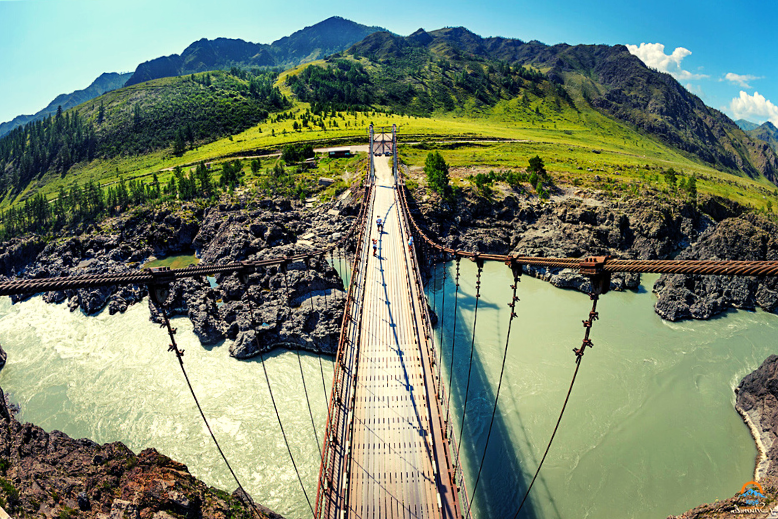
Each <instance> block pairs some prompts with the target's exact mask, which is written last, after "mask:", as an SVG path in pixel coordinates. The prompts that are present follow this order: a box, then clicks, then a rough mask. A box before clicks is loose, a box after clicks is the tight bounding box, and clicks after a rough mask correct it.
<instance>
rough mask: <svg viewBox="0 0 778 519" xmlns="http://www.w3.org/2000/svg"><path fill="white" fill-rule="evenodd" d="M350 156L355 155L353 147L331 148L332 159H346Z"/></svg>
mask: <svg viewBox="0 0 778 519" xmlns="http://www.w3.org/2000/svg"><path fill="white" fill-rule="evenodd" d="M349 157H353V155H352V153H351V148H349V147H344V148H332V149H330V158H331V159H346V158H349Z"/></svg>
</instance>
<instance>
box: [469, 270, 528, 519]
mask: <svg viewBox="0 0 778 519" xmlns="http://www.w3.org/2000/svg"><path fill="white" fill-rule="evenodd" d="M510 267H511V271H512V272H513V284H512V285H511V289H513V296H512V297H511V302H510V303H508V307H509V308H510V309H511V315H510V317H509V318H508V332H507V333H506V334H505V351H503V354H502V367H501V368H500V380H499V382H497V392H496V393H495V395H494V407H492V418H491V420H489V431H488V432H487V433H486V444H485V445H484V451H483V453H482V454H481V463H480V464H479V465H478V475H477V476H476V478H475V485H473V494H472V495H471V497H470V501H469V503H468V505H467V514H466V517H469V516H470V508H472V506H473V501H475V495H476V494H475V493H476V491H477V490H478V483H479V482H480V480H481V471H482V470H483V468H484V459H485V458H486V449H488V448H489V440H490V439H491V437H492V426H493V425H494V416H495V415H496V414H497V401H498V400H499V398H500V389H501V388H502V377H503V374H504V373H505V359H507V358H508V345H509V344H510V341H511V324H513V319H514V318H516V301H518V300H519V298H518V297H516V290H517V289H518V286H519V281H520V279H519V276H520V275H521V265H520V264H518V263H515V262H514V263H511V264H510Z"/></svg>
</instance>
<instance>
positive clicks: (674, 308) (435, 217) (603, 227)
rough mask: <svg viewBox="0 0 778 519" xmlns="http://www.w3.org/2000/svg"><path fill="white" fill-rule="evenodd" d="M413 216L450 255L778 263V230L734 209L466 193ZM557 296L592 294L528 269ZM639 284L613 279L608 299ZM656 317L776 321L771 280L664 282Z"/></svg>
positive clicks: (590, 196) (777, 290)
mask: <svg viewBox="0 0 778 519" xmlns="http://www.w3.org/2000/svg"><path fill="white" fill-rule="evenodd" d="M413 195H414V199H415V202H412V204H413V207H412V212H414V216H415V218H416V220H417V222H418V223H419V224H420V225H421V226H422V227H423V228H425V229H426V231H427V232H428V234H429V235H430V236H433V237H435V239H436V240H437V241H439V242H441V243H444V244H446V245H447V246H449V247H452V248H458V249H463V250H470V251H479V252H483V253H496V254H509V253H511V254H519V255H530V256H545V257H552V256H553V257H585V256H591V255H610V256H612V257H616V258H624V259H672V258H678V259H747V260H774V259H778V226H777V225H776V224H775V223H773V222H772V221H770V220H768V219H767V218H765V217H763V216H760V215H756V214H753V213H746V212H745V210H744V208H743V207H741V206H739V205H737V204H735V203H733V202H730V201H728V200H724V199H720V198H716V197H709V196H701V197H700V199H699V201H698V203H696V204H695V203H691V202H688V201H683V200H660V199H657V198H648V197H644V198H633V199H627V200H614V199H610V198H607V197H604V196H603V195H601V194H599V193H595V192H589V191H585V190H575V189H573V188H560V189H559V190H558V192H557V194H556V195H555V196H553V197H552V198H551V200H550V201H540V200H539V199H538V198H537V197H534V196H532V197H530V196H526V195H518V194H515V193H507V194H502V195H500V196H497V197H495V199H494V200H487V199H485V198H483V197H479V196H477V195H475V193H474V192H473V191H472V190H469V189H468V188H465V189H463V190H462V193H461V194H460V196H458V197H457V199H456V201H455V202H454V203H446V202H443V201H441V200H440V199H439V198H438V197H437V196H436V195H432V196H429V195H427V194H426V193H425V192H424V190H423V188H419V189H417V190H416V191H415V192H414V193H413ZM525 273H527V274H529V275H532V276H534V277H538V278H541V279H544V280H546V281H548V282H550V283H552V284H553V285H555V286H557V287H560V288H571V289H575V290H580V291H584V292H587V291H589V282H588V279H587V278H586V277H584V276H581V275H579V274H577V273H576V272H574V271H571V270H564V269H550V268H536V267H525ZM639 284H640V277H639V275H637V274H617V275H614V276H613V279H612V283H611V289H613V290H625V289H631V288H636V287H637V286H638V285H639ZM653 290H654V292H656V294H657V296H658V299H657V302H656V305H655V309H656V312H657V314H659V315H660V316H661V317H662V318H664V319H667V320H670V321H678V320H681V319H688V318H692V319H709V318H711V317H713V316H715V315H717V314H720V313H722V312H725V311H727V309H729V308H742V309H746V310H753V309H755V308H756V307H760V308H763V309H764V310H766V311H769V312H774V311H775V310H776V308H777V307H778V282H777V281H776V280H774V279H767V278H764V279H758V278H733V277H721V276H686V275H672V276H669V275H663V276H661V277H660V278H659V280H658V281H657V282H656V284H655V285H654V287H653Z"/></svg>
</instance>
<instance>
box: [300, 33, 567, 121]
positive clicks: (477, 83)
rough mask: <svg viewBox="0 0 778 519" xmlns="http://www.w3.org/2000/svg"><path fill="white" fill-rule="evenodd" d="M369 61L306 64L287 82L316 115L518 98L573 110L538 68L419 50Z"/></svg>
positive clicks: (444, 107) (416, 111) (421, 109)
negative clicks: (366, 63)
mask: <svg viewBox="0 0 778 519" xmlns="http://www.w3.org/2000/svg"><path fill="white" fill-rule="evenodd" d="M355 57H356V56H355ZM372 59H373V60H374V61H375V64H376V66H375V68H371V69H370V70H369V71H368V70H367V69H366V68H365V67H364V66H363V65H362V64H361V63H359V62H356V61H351V60H346V59H336V60H334V61H332V62H331V63H328V64H327V65H326V66H319V65H312V66H309V67H307V68H306V69H304V70H303V71H302V72H301V73H300V74H297V75H294V76H288V77H287V78H286V82H287V84H288V85H289V86H290V88H291V89H292V91H293V92H294V93H295V94H296V95H297V96H298V97H299V98H300V99H301V100H302V101H306V102H309V103H311V106H312V108H313V112H314V113H321V112H327V111H333V110H335V111H347V110H360V111H368V110H373V109H375V108H377V107H384V108H388V109H391V110H393V111H396V112H399V113H407V114H412V115H417V116H428V115H430V114H432V113H433V112H435V111H444V112H448V111H453V110H456V109H458V108H461V107H462V106H464V105H465V104H466V103H468V102H472V101H473V100H475V102H476V106H485V107H488V106H494V105H495V104H496V103H498V102H499V101H501V100H508V99H513V98H517V97H520V96H521V97H522V99H524V100H526V103H529V100H530V98H540V99H544V100H548V101H550V103H551V107H552V109H556V110H561V108H562V106H563V105H568V106H574V105H573V101H572V99H571V98H570V96H569V94H568V93H567V91H566V90H565V89H564V87H563V86H562V85H561V84H558V83H554V82H552V81H550V80H549V78H548V77H547V76H546V75H545V74H543V73H542V72H540V71H539V70H536V69H533V68H528V67H523V66H511V65H509V64H508V63H507V62H504V61H495V60H488V59H484V58H481V57H478V56H464V55H463V54H462V53H454V55H453V56H452V57H450V58H441V57H436V55H435V54H434V53H433V52H432V51H430V50H429V49H427V48H417V47H414V48H410V49H405V50H404V51H403V52H400V53H397V54H394V55H382V56H380V57H378V56H373V58H372Z"/></svg>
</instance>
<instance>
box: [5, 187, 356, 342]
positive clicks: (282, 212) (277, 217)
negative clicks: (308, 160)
mask: <svg viewBox="0 0 778 519" xmlns="http://www.w3.org/2000/svg"><path fill="white" fill-rule="evenodd" d="M359 203H360V201H359V200H355V199H353V197H345V198H342V199H339V200H338V201H337V202H335V203H334V204H325V205H322V206H320V207H318V208H310V209H306V208H303V207H300V206H299V203H298V204H297V205H296V206H295V205H294V204H293V203H292V201H290V200H286V199H282V198H279V199H277V200H268V199H263V200H251V201H248V202H247V201H245V200H243V201H241V202H239V203H238V202H235V203H233V202H224V203H221V204H219V205H216V206H211V207H207V208H203V207H201V206H199V205H196V204H185V205H184V206H183V207H181V208H179V209H177V210H175V211H174V210H172V209H170V208H163V209H138V210H136V211H133V212H132V213H131V214H129V215H127V216H122V217H117V218H113V219H110V220H107V221H106V222H103V223H102V224H101V226H100V227H99V228H93V229H91V230H90V232H88V233H82V234H81V235H80V236H76V237H72V238H69V239H63V240H59V241H55V242H51V243H49V244H48V245H47V246H46V247H45V248H43V250H42V251H40V253H39V254H38V255H37V257H36V256H35V254H33V253H29V254H28V255H27V256H26V262H24V261H22V262H20V263H19V264H18V265H17V267H18V268H19V269H20V270H21V272H20V275H21V276H20V277H24V278H46V277H54V276H76V275H89V274H108V273H126V272H137V271H138V270H140V269H141V268H142V265H143V263H144V262H145V261H146V260H147V259H148V258H149V257H151V256H155V257H165V256H167V255H170V254H179V253H182V252H187V251H192V250H195V251H197V252H198V255H199V257H200V260H201V262H202V263H205V264H223V263H231V262H237V261H243V260H258V259H264V258H270V257H279V256H284V255H290V254H298V253H303V252H308V251H311V250H312V248H311V247H313V246H319V247H323V246H326V245H328V244H331V243H333V242H334V241H335V240H336V239H337V238H339V237H340V236H342V235H343V233H344V232H345V231H346V230H347V229H348V227H349V226H350V225H351V224H352V222H353V215H354V214H356V213H357V211H358V204H359ZM335 205H336V207H335ZM333 208H337V209H338V211H334V212H330V211H329V210H330V209H333ZM303 236H304V237H305V240H302V239H301V238H302V237H303ZM298 239H299V240H300V241H301V242H302V243H300V244H298V243H297V242H298ZM25 243H26V242H25ZM26 247H27V249H29V248H30V247H31V246H29V245H28V246H26ZM6 249H8V250H9V251H12V252H13V251H15V252H13V253H14V254H16V256H20V255H21V254H22V252H20V251H22V250H27V249H25V247H24V246H22V245H21V244H16V245H15V246H14V247H11V246H10V245H9V246H7V247H6ZM31 250H32V251H33V252H34V248H33V249H31ZM1 253H2V251H0V259H1V257H2V255H1ZM7 254H9V255H10V254H11V252H7ZM0 266H1V265H0ZM211 282H215V284H216V287H215V288H212V287H211ZM287 283H288V286H289V294H288V297H287V293H286V290H285V287H286V284H287ZM171 292H172V294H171V297H170V298H169V300H168V302H167V307H168V311H169V315H185V316H187V317H188V318H189V319H190V320H191V321H192V324H193V326H194V333H195V334H196V335H197V337H198V338H199V339H200V342H201V343H202V344H217V343H219V342H220V341H222V340H224V339H231V340H237V341H238V342H237V343H236V344H235V345H233V347H232V352H233V355H234V356H236V357H238V358H247V357H250V356H252V355H256V354H258V353H259V352H260V351H267V350H269V349H272V348H273V347H275V346H287V347H294V348H305V349H307V350H311V351H318V352H334V351H335V349H336V347H337V336H338V332H339V324H340V320H341V318H342V309H343V300H344V293H343V283H342V281H341V280H340V278H339V276H338V275H337V273H336V272H335V270H334V269H333V268H332V267H331V266H330V265H329V264H328V263H327V262H326V261H323V260H322V259H321V258H317V259H315V260H313V261H311V262H309V263H308V264H307V265H306V264H303V263H302V262H298V263H292V264H290V265H289V266H288V269H287V273H286V274H283V273H281V272H279V270H278V269H277V268H270V269H260V271H258V272H257V273H255V274H253V275H251V276H250V277H249V279H248V280H243V281H241V280H240V279H239V278H238V276H237V275H221V276H216V278H215V279H211V280H210V281H209V280H208V279H206V278H188V279H184V280H181V281H178V282H176V283H174V284H173V286H172V290H171ZM146 295H147V289H146V287H144V286H133V285H128V286H119V287H101V288H95V289H82V290H67V291H58V292H49V293H46V294H44V295H43V297H44V300H45V301H47V302H49V303H67V305H68V306H69V308H70V309H71V311H74V310H77V309H80V310H82V311H83V312H84V313H86V314H95V313H97V312H100V311H101V310H102V309H103V308H105V307H106V305H107V306H108V310H109V312H110V313H111V314H113V313H116V312H120V313H121V312H124V311H126V310H127V308H128V307H129V306H130V305H133V304H135V303H137V302H139V301H140V300H141V299H143V298H144V297H145V296H146ZM21 299H23V298H22V297H14V298H13V300H14V301H19V300H21ZM150 307H151V316H152V320H153V321H155V322H160V321H161V319H160V315H159V314H158V309H156V308H154V305H151V304H150ZM249 332H251V333H249Z"/></svg>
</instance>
